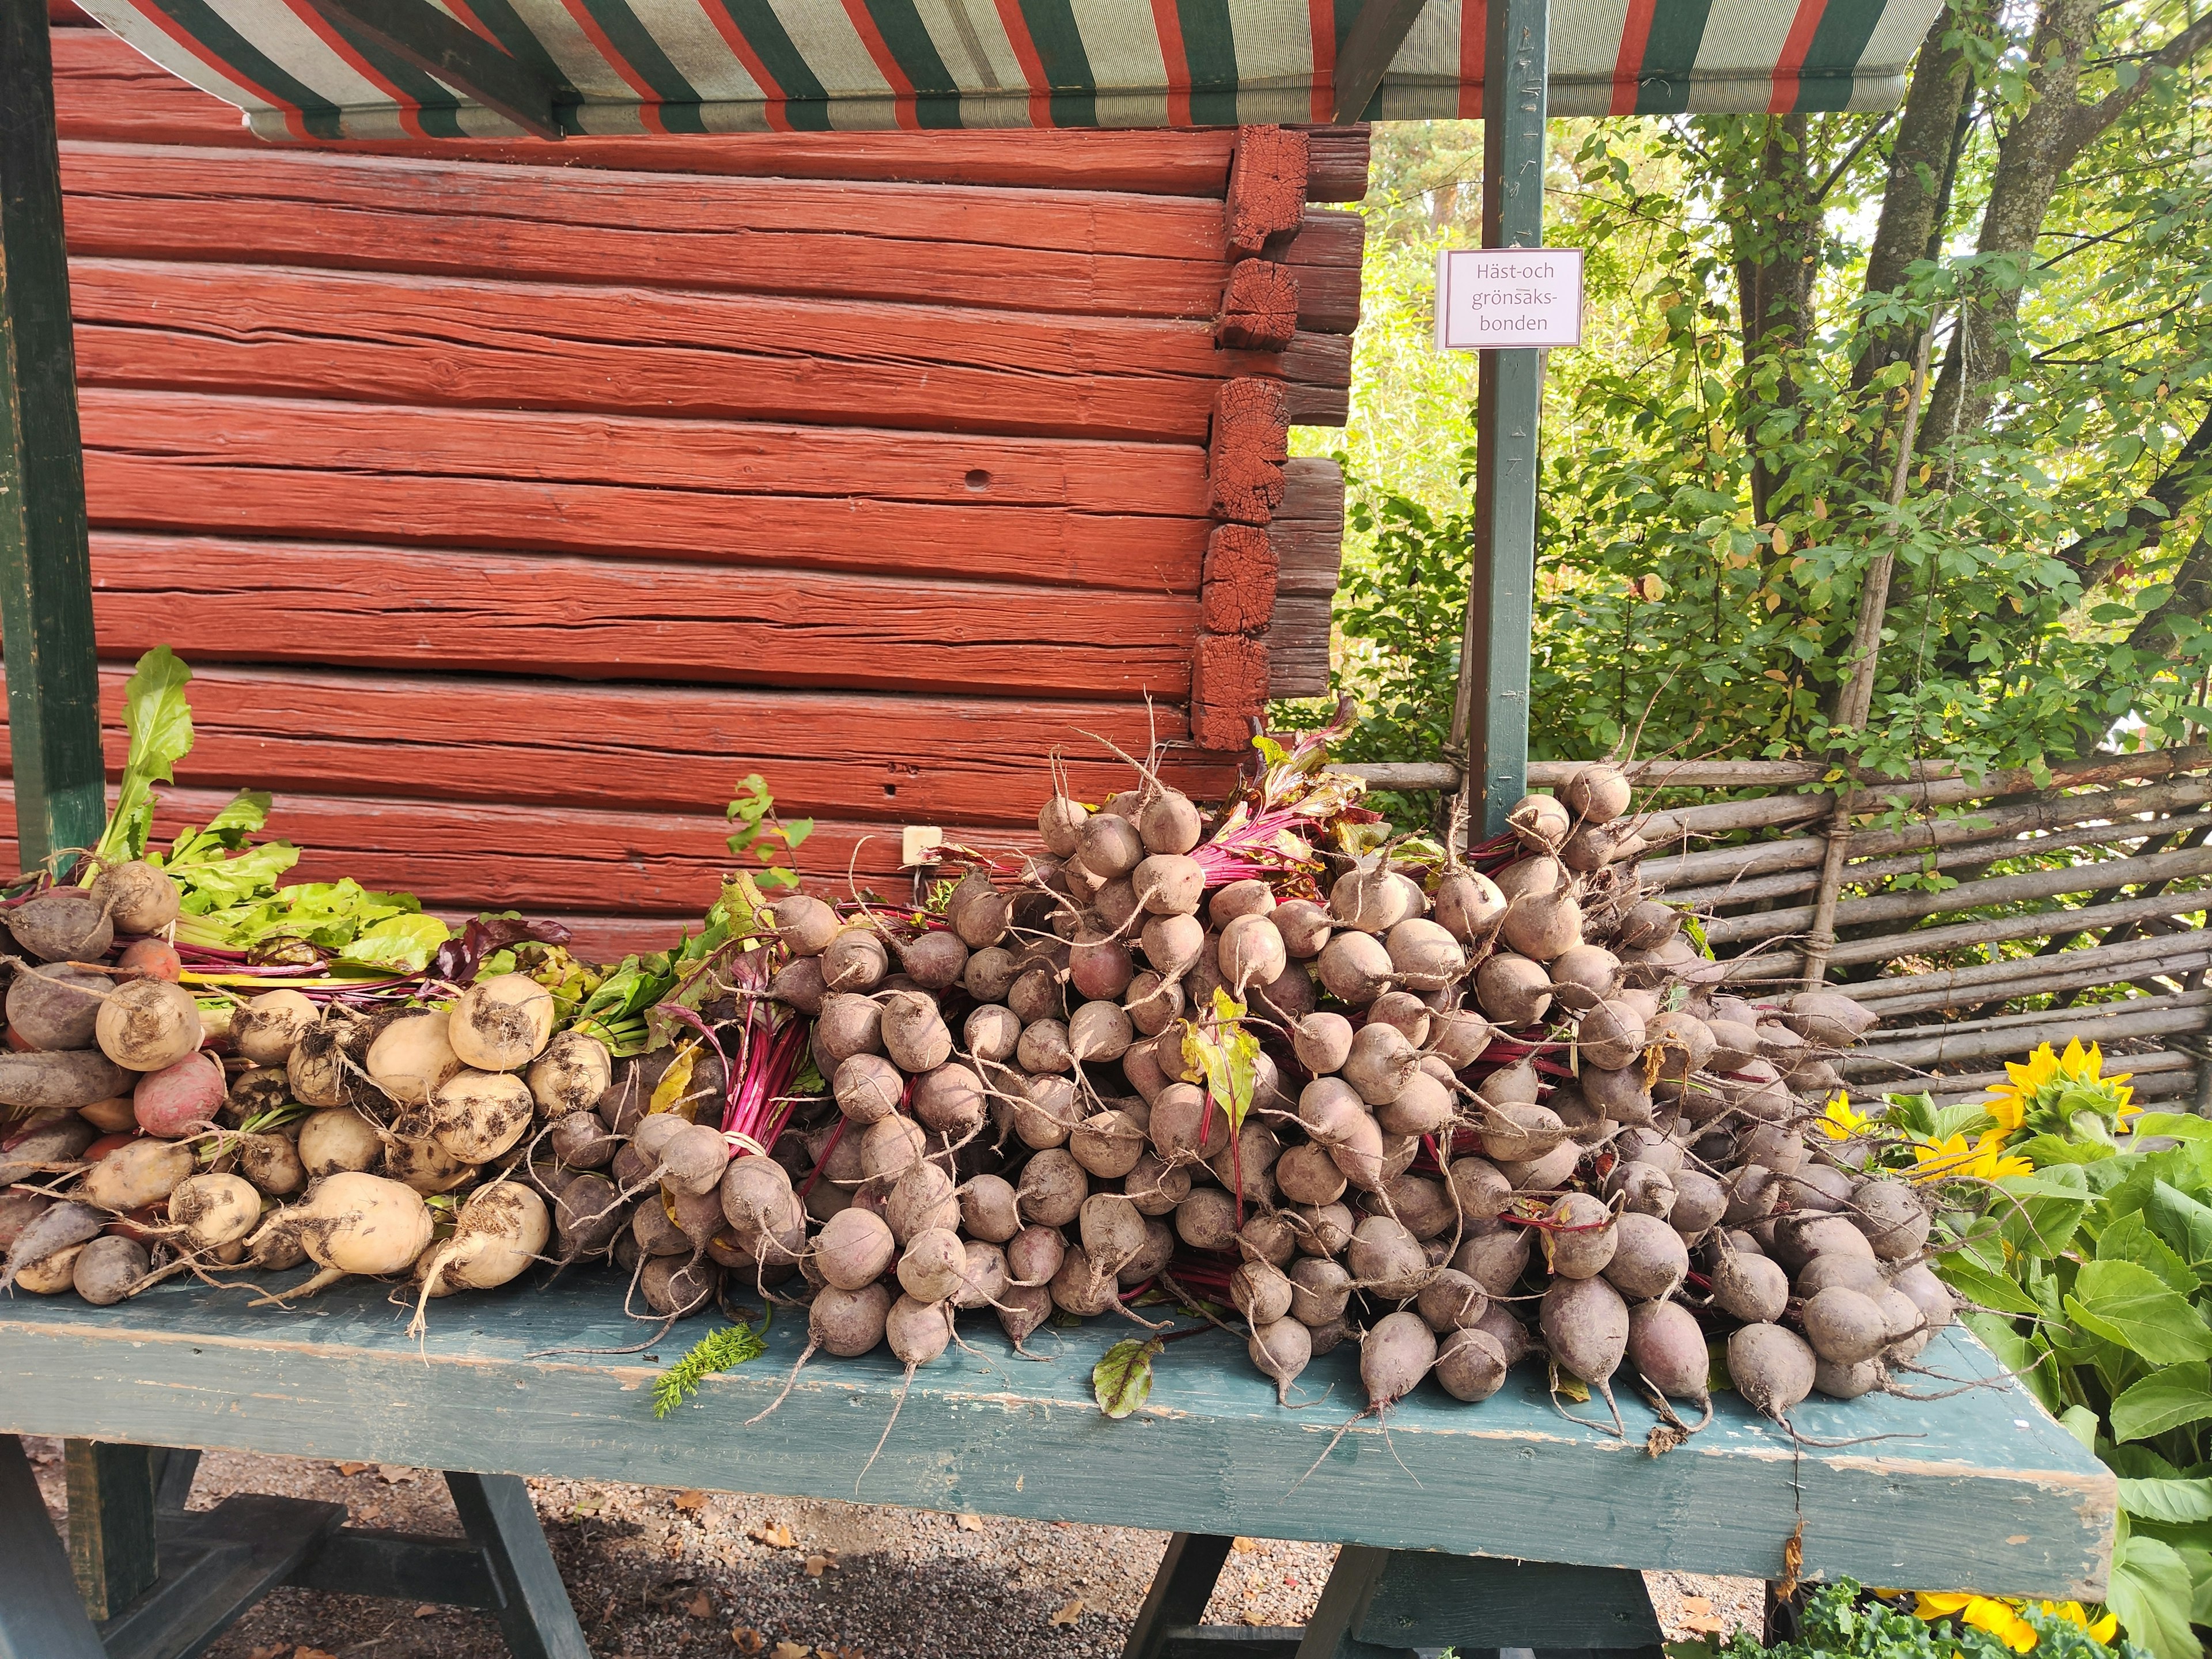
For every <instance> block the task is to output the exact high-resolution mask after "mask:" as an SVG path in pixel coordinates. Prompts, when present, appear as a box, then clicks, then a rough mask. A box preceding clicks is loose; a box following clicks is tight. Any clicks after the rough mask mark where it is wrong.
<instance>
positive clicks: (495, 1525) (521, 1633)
mask: <svg viewBox="0 0 2212 1659" xmlns="http://www.w3.org/2000/svg"><path fill="white" fill-rule="evenodd" d="M446 1487H447V1491H449V1492H452V1493H453V1507H454V1508H455V1509H456V1510H459V1511H460V1516H461V1526H462V1528H463V1529H464V1530H465V1531H466V1532H467V1533H468V1535H469V1542H471V1544H473V1545H475V1546H476V1547H477V1549H478V1550H480V1551H482V1552H483V1558H484V1564H485V1565H486V1566H488V1567H489V1569H490V1570H491V1577H492V1583H493V1584H494V1585H495V1586H496V1588H497V1589H498V1592H499V1598H500V1600H499V1605H498V1606H497V1607H494V1608H493V1609H492V1611H493V1612H494V1613H495V1614H496V1615H497V1616H498V1619H499V1627H500V1630H501V1633H503V1634H504V1635H505V1636H506V1638H507V1650H508V1651H509V1652H511V1653H512V1654H513V1655H514V1659H592V1650H591V1648H590V1647H589V1646H588V1645H586V1643H585V1641H584V1627H583V1626H581V1625H580V1624H578V1623H577V1622H576V1610H575V1609H574V1607H571V1606H569V1604H568V1590H567V1589H566V1588H564V1587H563V1586H562V1583H561V1569H560V1568H559V1567H557V1566H556V1565H554V1564H553V1552H552V1551H551V1550H550V1549H549V1548H547V1547H546V1544H545V1528H544V1527H543V1526H541V1525H539V1524H538V1510H537V1509H536V1507H535V1506H534V1505H533V1504H532V1503H531V1501H530V1488H529V1487H528V1486H525V1485H524V1484H523V1482H522V1480H521V1478H520V1476H518V1475H512V1474H456V1473H453V1472H450V1471H449V1472H448V1473H447V1476H446Z"/></svg>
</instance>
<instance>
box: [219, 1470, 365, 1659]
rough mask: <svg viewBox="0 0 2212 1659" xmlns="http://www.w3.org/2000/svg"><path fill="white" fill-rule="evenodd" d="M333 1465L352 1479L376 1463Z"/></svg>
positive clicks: (278, 1649)
mask: <svg viewBox="0 0 2212 1659" xmlns="http://www.w3.org/2000/svg"><path fill="white" fill-rule="evenodd" d="M374 1467H375V1465H374V1464H372V1463H333V1464H331V1468H334V1469H336V1470H337V1472H338V1473H339V1474H342V1475H343V1476H345V1478H346V1479H347V1480H352V1479H353V1478H354V1476H356V1474H360V1473H361V1472H362V1470H363V1469H368V1468H374ZM253 1651H254V1652H255V1653H258V1652H260V1651H261V1650H260V1649H259V1648H256V1649H254V1650H253ZM269 1651H270V1652H271V1653H282V1652H283V1651H284V1650H283V1649H282V1648H271V1649H270V1650H269ZM248 1659H251V1656H248Z"/></svg>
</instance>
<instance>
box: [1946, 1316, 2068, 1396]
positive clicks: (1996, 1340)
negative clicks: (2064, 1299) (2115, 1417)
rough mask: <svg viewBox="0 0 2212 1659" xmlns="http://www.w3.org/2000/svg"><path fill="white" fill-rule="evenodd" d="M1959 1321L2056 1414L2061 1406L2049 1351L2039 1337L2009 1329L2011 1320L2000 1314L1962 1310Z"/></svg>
mask: <svg viewBox="0 0 2212 1659" xmlns="http://www.w3.org/2000/svg"><path fill="white" fill-rule="evenodd" d="M1959 1322H1960V1324H1962V1325H1964V1326H1965V1327H1966V1328H1967V1329H1968V1330H1970V1331H1972V1333H1973V1334H1975V1335H1976V1336H1978V1337H1979V1338H1980V1339H1981V1342H1982V1346H1984V1347H1985V1348H1987V1349H1988V1350H1989V1351H1990V1354H1991V1355H1992V1356H1993V1357H1994V1358H1996V1362H1997V1364H2000V1365H2002V1366H2003V1367H2004V1368H2005V1370H2007V1371H2008V1372H2009V1373H2010V1374H2011V1375H2013V1376H2016V1377H2018V1378H2019V1379H2020V1381H2021V1385H2022V1386H2023V1387H2024V1388H2026V1389H2027V1391H2028V1392H2029V1393H2030V1394H2032V1395H2034V1396H2035V1397H2036V1398H2037V1399H2038V1400H2039V1401H2042V1402H2043V1407H2044V1409H2045V1410H2046V1411H2050V1412H2054V1413H2055V1412H2057V1411H2060V1410H2062V1409H2063V1405H2064V1402H2063V1401H2061V1400H2060V1399H2059V1398H2058V1393H2057V1383H2055V1382H2054V1381H2053V1379H2052V1377H2051V1361H2050V1354H2049V1352H2048V1351H2047V1349H2046V1348H2045V1346H2044V1345H2043V1343H2042V1342H2041V1340H2039V1339H2038V1338H2033V1337H2025V1336H2022V1335H2021V1334H2020V1333H2019V1332H2018V1331H2016V1330H2015V1329H2014V1328H2012V1322H2011V1321H2009V1320H2008V1319H2006V1318H2004V1317H2003V1316H2002V1315H1999V1314H1991V1313H1971V1312H1970V1313H1962V1314H1960V1316H1959Z"/></svg>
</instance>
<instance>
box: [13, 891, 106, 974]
mask: <svg viewBox="0 0 2212 1659" xmlns="http://www.w3.org/2000/svg"><path fill="white" fill-rule="evenodd" d="M6 915H7V921H8V931H9V933H12V934H14V935H15V943H16V944H18V945H21V946H22V948H23V949H24V951H27V952H28V953H29V954H30V955H32V956H34V957H38V958H39V960H40V961H41V962H97V961H98V960H99V959H100V957H104V956H106V954H107V953H108V951H110V950H111V949H112V948H113V946H114V944H115V924H114V922H113V921H112V918H111V916H110V915H109V912H108V908H107V906H106V903H105V902H102V901H101V900H100V899H99V898H96V897H94V896H93V895H92V894H91V893H90V892H88V891H87V890H85V889H83V888H82V887H50V888H48V889H47V890H46V891H45V892H43V893H35V894H33V895H32V896H30V897H29V898H27V899H25V900H24V901H23V902H21V904H18V905H16V906H15V907H14V908H11V909H9V911H8V912H7V913H6Z"/></svg>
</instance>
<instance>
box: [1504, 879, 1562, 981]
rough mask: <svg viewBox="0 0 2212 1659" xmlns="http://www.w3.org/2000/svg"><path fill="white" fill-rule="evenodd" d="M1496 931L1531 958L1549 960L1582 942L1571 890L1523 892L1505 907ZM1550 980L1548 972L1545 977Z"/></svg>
mask: <svg viewBox="0 0 2212 1659" xmlns="http://www.w3.org/2000/svg"><path fill="white" fill-rule="evenodd" d="M1498 934H1499V936H1500V937H1501V938H1502V939H1504V941H1505V943H1506V945H1508V946H1509V947H1510V948H1511V949H1512V950H1514V951H1518V952H1519V953H1520V954H1521V955H1522V956H1524V957H1528V958H1529V959H1530V960H1531V961H1534V962H1539V963H1548V962H1552V961H1553V960H1555V959H1557V958H1558V957H1561V956H1564V955H1565V953H1566V952H1567V951H1571V950H1572V949H1573V948H1574V947H1575V946H1576V945H1580V944H1581V943H1582V942H1583V912H1582V906H1581V905H1580V904H1579V903H1578V902H1577V901H1576V899H1575V896H1574V895H1573V894H1572V893H1571V892H1568V891H1565V890H1560V891H1557V892H1551V893H1523V894H1522V895H1521V896H1520V897H1518V898H1516V899H1515V900H1514V901H1513V902H1511V903H1510V904H1508V905H1507V906H1506V908H1505V919H1504V921H1502V922H1500V923H1499V924H1498ZM1545 982H1546V983H1547V985H1548V984H1549V983H1550V979H1549V977H1548V975H1547V978H1546V981H1545Z"/></svg>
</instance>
